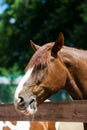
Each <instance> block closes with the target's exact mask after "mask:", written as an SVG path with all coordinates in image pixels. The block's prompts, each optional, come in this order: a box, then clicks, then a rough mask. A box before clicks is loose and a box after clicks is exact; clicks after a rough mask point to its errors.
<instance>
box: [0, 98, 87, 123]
mask: <svg viewBox="0 0 87 130" xmlns="http://www.w3.org/2000/svg"><path fill="white" fill-rule="evenodd" d="M0 120H3V121H6V120H8V121H12V120H19V121H20V120H21V121H22V120H24V121H31V120H35V121H65V122H87V100H82V101H81V100H79V101H77V100H76V101H75V100H74V101H64V102H55V103H54V102H51V103H43V104H41V105H40V106H38V111H37V112H36V114H35V115H34V118H33V117H32V116H25V115H24V114H22V113H20V112H18V111H16V110H15V108H14V105H13V104H2V105H0Z"/></svg>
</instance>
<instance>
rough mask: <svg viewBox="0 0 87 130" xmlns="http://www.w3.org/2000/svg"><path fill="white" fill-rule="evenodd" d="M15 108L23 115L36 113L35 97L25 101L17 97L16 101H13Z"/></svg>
mask: <svg viewBox="0 0 87 130" xmlns="http://www.w3.org/2000/svg"><path fill="white" fill-rule="evenodd" d="M14 105H15V108H16V109H17V110H18V111H20V112H22V113H24V114H25V115H33V114H35V113H36V111H37V102H36V97H35V96H30V97H29V98H28V100H27V99H25V98H23V97H21V96H20V97H18V99H15V100H14Z"/></svg>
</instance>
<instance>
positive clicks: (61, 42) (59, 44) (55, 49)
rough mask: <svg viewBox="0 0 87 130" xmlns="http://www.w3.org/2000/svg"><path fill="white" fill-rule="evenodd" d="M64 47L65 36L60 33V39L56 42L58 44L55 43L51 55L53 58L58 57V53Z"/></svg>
mask: <svg viewBox="0 0 87 130" xmlns="http://www.w3.org/2000/svg"><path fill="white" fill-rule="evenodd" d="M63 45H64V36H63V33H62V32H60V33H59V36H58V39H57V40H56V42H55V43H54V45H53V47H52V50H51V55H52V56H53V57H57V52H58V51H59V50H60V49H61V48H62V46H63Z"/></svg>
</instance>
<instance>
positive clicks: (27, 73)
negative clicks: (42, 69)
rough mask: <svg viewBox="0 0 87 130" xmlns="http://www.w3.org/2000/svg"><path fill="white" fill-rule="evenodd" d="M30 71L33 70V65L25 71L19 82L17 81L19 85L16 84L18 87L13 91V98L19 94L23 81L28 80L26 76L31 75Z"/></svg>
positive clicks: (16, 97)
mask: <svg viewBox="0 0 87 130" xmlns="http://www.w3.org/2000/svg"><path fill="white" fill-rule="evenodd" d="M32 71H33V67H32V68H31V69H29V70H28V71H27V72H26V73H25V75H24V77H23V78H22V80H21V81H20V83H19V85H18V87H17V89H16V92H15V96H14V97H15V99H18V95H19V93H20V91H21V90H22V89H23V85H24V83H25V82H26V81H27V80H28V78H29V77H30V76H31V73H32Z"/></svg>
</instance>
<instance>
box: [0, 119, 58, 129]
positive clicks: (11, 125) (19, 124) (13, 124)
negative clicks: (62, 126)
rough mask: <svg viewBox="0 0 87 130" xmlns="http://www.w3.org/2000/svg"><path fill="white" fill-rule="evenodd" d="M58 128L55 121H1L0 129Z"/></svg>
mask: <svg viewBox="0 0 87 130" xmlns="http://www.w3.org/2000/svg"><path fill="white" fill-rule="evenodd" d="M22 129H23V130H57V129H56V123H55V122H41V121H31V122H29V121H0V130H22Z"/></svg>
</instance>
